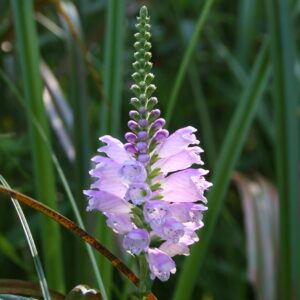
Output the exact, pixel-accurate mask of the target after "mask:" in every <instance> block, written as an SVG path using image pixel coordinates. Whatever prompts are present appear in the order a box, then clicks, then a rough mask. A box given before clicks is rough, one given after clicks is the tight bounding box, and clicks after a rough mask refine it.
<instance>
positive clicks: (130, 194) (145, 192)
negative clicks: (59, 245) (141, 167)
mask: <svg viewBox="0 0 300 300" xmlns="http://www.w3.org/2000/svg"><path fill="white" fill-rule="evenodd" d="M150 197H151V190H150V188H149V186H148V184H147V183H144V182H136V183H132V184H131V185H130V186H129V188H128V190H127V192H126V195H125V200H127V201H131V202H132V203H133V204H135V205H141V204H143V203H145V202H146V201H148V200H149V199H150Z"/></svg>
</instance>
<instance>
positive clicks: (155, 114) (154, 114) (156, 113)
mask: <svg viewBox="0 0 300 300" xmlns="http://www.w3.org/2000/svg"><path fill="white" fill-rule="evenodd" d="M159 116H160V110H159V109H153V110H151V111H150V114H149V118H148V120H149V123H152V122H153V121H154V120H156V119H157V118H158V117H159Z"/></svg>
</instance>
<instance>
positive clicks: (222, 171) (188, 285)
mask: <svg viewBox="0 0 300 300" xmlns="http://www.w3.org/2000/svg"><path fill="white" fill-rule="evenodd" d="M268 77H269V68H268V52H267V48H266V47H263V48H262V49H261V51H260V54H259V56H258V59H257V61H256V63H255V65H254V67H253V70H252V72H251V76H250V81H249V85H248V86H247V88H246V89H245V91H244V92H243V94H242V97H241V100H240V102H239V105H238V107H237V109H236V111H235V114H234V116H233V119H232V121H231V124H230V126H229V129H228V133H227V135H226V137H225V141H224V143H223V146H222V149H221V153H220V156H219V159H218V161H217V163H216V165H215V166H216V167H215V170H214V172H213V179H212V182H213V184H214V186H213V187H212V190H211V192H210V193H209V195H208V199H209V200H208V201H209V202H208V203H209V204H208V207H209V209H208V211H207V213H206V214H205V220H204V224H206V225H205V228H204V230H202V232H201V233H202V235H201V234H200V242H199V243H198V244H197V245H195V246H194V247H193V248H192V251H191V255H190V256H189V257H188V258H187V259H186V261H185V263H184V266H183V269H182V272H181V274H180V276H179V281H178V284H177V287H176V290H175V294H174V298H173V299H174V300H181V299H190V296H191V293H192V291H193V287H194V285H195V283H196V280H197V274H198V272H199V268H200V267H201V265H202V263H203V260H204V256H205V254H206V251H207V248H208V246H209V243H210V240H211V237H212V234H213V230H214V228H215V225H216V222H217V218H218V216H219V214H220V210H221V207H222V204H223V198H224V196H225V193H226V190H227V188H228V184H229V181H230V178H231V173H232V171H233V168H234V166H235V164H236V161H237V159H238V157H239V154H240V152H241V149H242V146H243V144H244V141H245V138H246V134H247V132H248V129H249V127H250V124H251V121H252V120H253V117H254V114H255V109H256V106H257V104H258V102H259V100H260V98H261V95H262V92H263V91H264V89H265V86H266V82H267V79H268Z"/></svg>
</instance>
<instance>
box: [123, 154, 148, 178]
mask: <svg viewBox="0 0 300 300" xmlns="http://www.w3.org/2000/svg"><path fill="white" fill-rule="evenodd" d="M119 175H120V177H121V178H122V179H123V180H124V181H125V182H128V183H134V182H144V181H145V180H146V178H147V172H146V169H145V167H144V165H143V164H142V163H141V162H138V161H135V160H129V161H125V162H124V163H123V165H122V166H121V168H120V170H119Z"/></svg>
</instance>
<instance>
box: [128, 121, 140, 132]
mask: <svg viewBox="0 0 300 300" xmlns="http://www.w3.org/2000/svg"><path fill="white" fill-rule="evenodd" d="M127 125H128V128H129V129H130V130H132V131H136V130H137V129H138V127H139V125H138V123H137V122H135V121H132V120H130V121H128V123H127Z"/></svg>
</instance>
